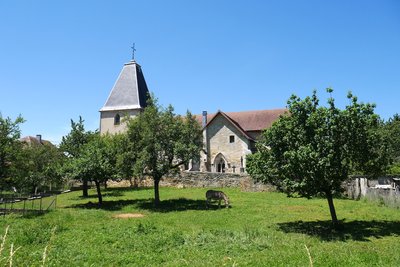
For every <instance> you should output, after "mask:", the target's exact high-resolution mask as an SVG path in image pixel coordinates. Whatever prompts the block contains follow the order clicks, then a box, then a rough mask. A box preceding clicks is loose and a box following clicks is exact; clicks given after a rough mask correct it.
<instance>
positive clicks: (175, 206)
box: [67, 198, 222, 212]
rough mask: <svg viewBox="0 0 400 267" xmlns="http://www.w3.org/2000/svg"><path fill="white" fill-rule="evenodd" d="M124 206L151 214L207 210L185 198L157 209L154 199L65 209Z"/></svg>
mask: <svg viewBox="0 0 400 267" xmlns="http://www.w3.org/2000/svg"><path fill="white" fill-rule="evenodd" d="M126 206H132V207H133V208H137V209H141V210H149V211H153V212H173V211H187V210H207V206H206V201H205V200H194V199H186V198H179V199H168V200H164V201H161V203H160V205H159V206H158V207H157V208H156V207H155V206H154V199H124V200H112V201H103V204H101V205H99V204H98V203H97V201H96V202H94V203H93V202H91V201H89V202H88V203H83V204H75V205H71V206H68V207H67V208H81V209H102V210H109V211H116V210H121V209H122V208H124V207H126ZM208 209H209V210H215V209H218V205H211V206H210V207H209V208H208ZM221 209H222V207H221Z"/></svg>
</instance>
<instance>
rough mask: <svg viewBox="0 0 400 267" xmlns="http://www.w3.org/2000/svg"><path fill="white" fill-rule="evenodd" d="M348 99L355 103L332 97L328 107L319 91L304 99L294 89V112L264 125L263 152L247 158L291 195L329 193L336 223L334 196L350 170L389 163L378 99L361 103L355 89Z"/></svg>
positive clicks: (258, 174) (374, 171) (374, 170)
mask: <svg viewBox="0 0 400 267" xmlns="http://www.w3.org/2000/svg"><path fill="white" fill-rule="evenodd" d="M327 91H328V92H329V93H332V89H329V88H328V89H327ZM348 99H349V101H350V104H349V105H348V106H346V108H345V109H344V110H340V109H338V108H337V107H336V106H335V102H334V99H333V98H332V97H330V98H329V99H328V106H327V107H324V106H319V100H318V98H317V95H316V92H315V91H314V93H313V95H312V96H311V97H306V98H305V99H304V100H301V99H300V98H298V97H297V96H294V95H293V96H292V97H291V98H290V99H289V101H288V113H287V114H286V115H285V116H282V117H280V119H279V120H278V121H276V122H275V123H274V124H273V125H272V127H271V128H269V129H267V130H265V131H264V133H263V135H262V139H261V140H260V141H259V142H258V143H257V148H258V152H257V153H255V154H254V155H251V156H249V158H248V164H247V171H248V172H249V174H250V175H251V176H252V177H254V178H255V179H257V180H260V181H263V182H269V183H272V184H274V185H276V186H277V188H278V189H279V190H281V191H283V192H286V193H287V194H288V196H292V195H294V194H297V195H299V196H302V197H307V198H311V197H314V196H322V197H325V198H326V199H327V200H328V204H329V210H330V213H331V217H332V222H333V224H334V225H335V226H336V225H337V223H338V220H337V216H336V211H335V207H334V203H333V196H334V195H335V194H338V193H340V192H341V189H342V188H341V186H342V183H343V181H345V180H346V179H348V175H349V173H350V172H352V171H353V170H357V171H360V172H363V173H365V174H368V175H372V176H376V175H378V174H380V173H381V172H383V170H384V168H385V167H386V166H387V164H388V159H387V153H386V152H387V144H386V143H385V140H384V138H383V136H382V135H381V134H380V133H379V131H377V129H378V126H379V118H378V116H377V115H375V114H374V105H371V104H363V103H361V104H360V103H358V101H357V97H355V96H353V95H352V94H351V93H349V94H348Z"/></svg>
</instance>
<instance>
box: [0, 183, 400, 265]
mask: <svg viewBox="0 0 400 267" xmlns="http://www.w3.org/2000/svg"><path fill="white" fill-rule="evenodd" d="M205 191H206V189H174V188H161V190H160V195H161V200H162V206H161V208H160V209H158V210H155V209H154V208H153V205H152V199H151V198H152V196H153V190H152V189H138V190H132V189H127V188H126V189H113V188H110V189H108V190H105V191H104V193H105V197H104V205H103V207H101V208H98V206H97V204H96V203H97V199H96V196H95V192H94V191H91V194H92V196H91V197H89V198H85V199H83V198H81V197H80V192H72V193H68V194H64V195H60V196H59V197H58V199H57V206H58V207H57V210H55V211H51V212H49V213H46V214H43V215H35V216H33V215H32V216H25V217H22V216H20V215H8V216H5V217H0V234H1V235H3V234H4V232H5V229H6V227H7V226H8V225H10V228H9V231H8V234H7V237H6V243H5V244H4V246H3V250H2V251H1V248H0V264H2V265H7V266H9V254H10V249H11V244H13V250H16V249H18V248H19V249H18V250H16V252H15V254H14V256H13V257H12V261H13V265H14V266H41V264H42V258H43V252H44V250H45V248H46V260H45V265H46V266H310V260H311V261H312V263H313V265H314V266H400V253H399V251H400V210H398V209H391V208H387V207H381V206H378V204H375V203H370V202H366V201H352V200H345V199H335V205H336V209H337V213H338V216H339V219H343V220H344V222H343V224H344V229H343V230H340V231H332V230H331V229H330V215H329V210H328V206H327V202H326V200H324V199H313V200H307V199H303V198H287V197H286V196H285V195H283V194H280V193H251V192H241V191H240V190H239V189H224V191H225V192H226V193H227V194H228V195H229V197H230V199H231V202H232V203H231V204H232V208H230V209H225V208H221V209H217V208H216V207H214V208H211V209H209V210H207V209H206V208H205V199H204V194H205ZM121 213H140V214H143V215H144V217H143V218H129V219H120V218H114V216H115V215H117V214H121ZM54 229H55V230H54ZM52 231H54V233H53V234H52ZM0 241H1V240H0ZM307 250H308V251H307ZM308 253H309V254H308ZM309 255H310V256H309Z"/></svg>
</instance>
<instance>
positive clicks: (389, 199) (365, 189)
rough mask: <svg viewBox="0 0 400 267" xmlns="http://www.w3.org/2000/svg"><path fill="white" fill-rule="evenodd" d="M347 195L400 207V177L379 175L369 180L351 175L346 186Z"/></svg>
mask: <svg viewBox="0 0 400 267" xmlns="http://www.w3.org/2000/svg"><path fill="white" fill-rule="evenodd" d="M346 191H347V195H348V197H350V198H353V199H360V198H366V199H368V200H372V201H377V202H380V203H381V204H384V205H386V206H390V207H397V208H400V179H399V178H398V177H391V176H387V177H379V178H378V179H376V180H369V179H367V178H364V177H352V179H351V180H349V182H348V183H347V186H346Z"/></svg>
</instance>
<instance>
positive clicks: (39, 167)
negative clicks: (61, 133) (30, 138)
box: [15, 142, 65, 194]
mask: <svg viewBox="0 0 400 267" xmlns="http://www.w3.org/2000/svg"><path fill="white" fill-rule="evenodd" d="M64 157H65V156H64V155H63V154H62V153H61V152H60V151H59V149H58V148H57V147H55V146H54V145H52V144H50V143H43V144H40V143H36V142H32V143H26V144H23V149H22V150H21V153H20V156H19V157H18V163H17V169H18V171H17V172H16V176H15V178H16V181H15V185H16V187H17V188H19V189H20V190H23V191H28V192H30V193H33V194H37V190H38V188H39V187H40V186H43V185H48V186H49V187H51V184H60V182H61V181H62V175H61V173H60V171H59V170H60V168H61V165H62V162H63V160H64Z"/></svg>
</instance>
